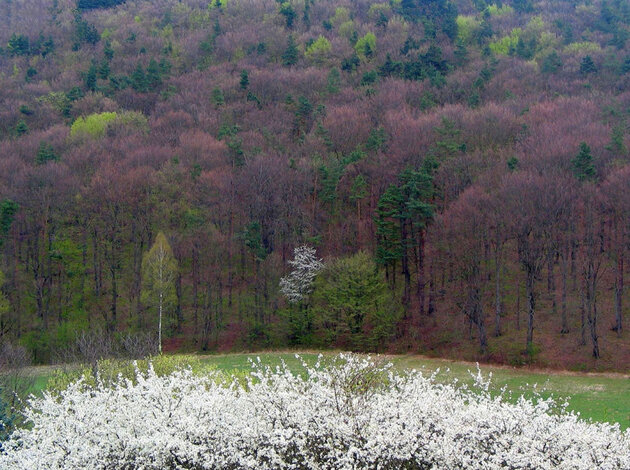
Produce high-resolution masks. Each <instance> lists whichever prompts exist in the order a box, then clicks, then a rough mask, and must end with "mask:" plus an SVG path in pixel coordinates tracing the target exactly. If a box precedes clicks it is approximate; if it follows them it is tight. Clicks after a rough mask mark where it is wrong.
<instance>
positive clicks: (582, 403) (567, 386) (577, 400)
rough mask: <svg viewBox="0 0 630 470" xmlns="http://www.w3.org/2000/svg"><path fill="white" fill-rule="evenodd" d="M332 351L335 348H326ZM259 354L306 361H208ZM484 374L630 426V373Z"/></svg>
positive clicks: (435, 362) (243, 366)
mask: <svg viewBox="0 0 630 470" xmlns="http://www.w3.org/2000/svg"><path fill="white" fill-rule="evenodd" d="M325 355H327V356H329V355H333V353H325ZM300 356H301V358H302V359H303V360H304V361H306V362H307V363H309V364H313V363H315V361H316V360H317V354H316V353H311V352H308V353H301V354H300ZM257 358H260V360H261V362H262V363H263V364H265V365H269V366H272V367H275V366H276V365H280V363H281V361H285V362H286V364H287V365H288V366H289V368H291V369H294V370H296V371H297V370H299V369H300V368H301V366H300V364H301V362H300V361H299V360H298V359H296V357H295V353H271V352H270V353H259V354H225V355H212V356H204V357H203V358H202V361H203V362H206V363H208V364H211V365H214V366H215V367H216V368H217V369H219V370H223V371H247V370H251V364H250V360H257ZM386 359H387V360H389V361H391V362H393V363H394V365H395V366H396V367H397V368H400V369H411V368H413V369H418V370H422V371H426V373H427V374H431V373H432V372H433V371H435V370H437V369H440V372H439V374H438V376H437V380H439V381H442V382H452V381H453V380H454V379H457V380H458V381H459V382H465V383H472V382H473V379H472V377H471V374H470V373H469V370H473V372H476V366H475V365H474V364H468V363H461V362H453V361H448V360H443V359H430V358H424V357H419V356H388V357H387V358H386ZM481 371H482V373H483V375H484V376H487V375H488V374H489V373H492V384H493V388H494V389H495V390H499V389H501V388H502V387H504V386H505V387H507V390H509V391H511V392H512V394H513V398H515V397H517V396H518V395H520V394H525V395H526V396H532V390H533V385H534V384H537V389H538V390H541V391H542V393H541V395H542V396H544V397H548V396H550V395H552V396H554V397H556V398H557V399H559V400H564V399H567V398H568V400H569V409H570V410H573V411H576V412H579V413H580V415H581V416H582V417H583V418H585V419H592V420H595V421H607V422H611V423H615V422H616V423H619V424H620V426H621V428H622V429H626V428H628V427H630V378H628V377H624V376H621V375H612V374H611V375H586V374H574V373H564V372H555V371H554V372H549V373H544V372H532V371H528V370H526V369H513V368H503V367H493V366H485V365H484V366H481ZM50 373H51V371H50V368H44V369H41V371H40V373H39V374H38V373H35V375H36V381H35V384H34V386H33V390H32V391H33V392H34V393H39V392H41V390H42V389H43V388H44V387H45V384H46V381H47V380H48V377H49V376H50Z"/></svg>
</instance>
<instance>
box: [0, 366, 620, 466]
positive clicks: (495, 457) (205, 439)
mask: <svg viewBox="0 0 630 470" xmlns="http://www.w3.org/2000/svg"><path fill="white" fill-rule="evenodd" d="M304 367H305V370H304V371H303V373H302V374H293V373H292V372H291V371H289V370H288V369H287V368H286V367H278V368H276V369H269V368H264V367H261V366H260V365H256V366H255V367H254V371H253V373H252V375H251V377H250V378H249V379H248V380H247V383H246V384H244V385H241V384H238V383H237V382H236V381H233V380H230V379H226V378H222V376H221V374H220V373H212V374H209V375H205V376H196V375H194V374H193V373H192V372H191V371H186V370H183V371H179V372H176V373H173V374H171V375H168V376H164V377H159V376H157V375H156V374H155V373H154V372H153V371H152V370H149V372H148V373H147V374H139V375H138V377H137V380H136V381H134V382H131V381H129V380H121V381H120V382H119V383H117V384H116V385H114V386H105V385H98V386H95V387H89V386H86V385H85V384H83V383H81V382H80V381H79V382H76V383H73V384H71V385H70V386H69V387H68V388H67V389H66V390H64V391H62V392H60V393H59V394H58V395H55V394H50V393H47V394H45V395H44V397H43V398H33V399H32V400H31V402H30V406H29V407H28V409H27V411H26V415H27V418H28V419H29V420H30V421H31V423H32V426H31V428H30V429H23V430H19V431H17V432H15V433H14V434H13V436H12V437H11V439H10V440H9V441H8V442H5V443H4V450H3V451H2V452H3V453H2V454H0V468H2V469H15V470H17V469H19V470H22V469H33V470H36V469H79V468H85V469H120V468H124V469H289V468H291V469H368V468H369V469H401V468H406V469H462V468H464V469H482V468H483V469H551V468H559V469H576V470H578V469H584V470H593V469H620V470H627V469H630V434H629V433H628V432H627V431H626V432H625V433H622V432H621V431H620V430H619V428H618V426H613V425H608V424H601V423H598V424H595V423H587V422H584V421H581V420H580V419H578V417H577V416H576V415H575V414H569V413H566V412H560V413H551V411H552V410H551V407H552V406H553V405H554V404H553V402H551V401H549V400H538V401H535V402H534V401H529V400H526V399H524V398H522V399H520V400H519V401H518V402H517V403H516V404H510V403H506V402H505V401H504V400H503V399H502V398H501V397H492V396H491V395H490V394H489V392H488V388H487V384H486V386H485V387H478V388H480V390H475V391H472V390H469V389H465V388H456V387H454V386H451V385H440V384H436V383H435V382H434V381H433V380H432V379H431V378H426V377H424V376H423V375H422V374H421V373H420V372H410V373H406V374H400V373H395V372H393V371H392V369H391V367H389V366H382V365H378V364H374V363H373V362H372V361H371V360H370V359H369V358H365V357H357V356H352V355H345V356H340V357H339V358H337V359H336V360H335V361H334V364H332V365H327V366H324V365H323V364H320V363H319V362H318V364H316V365H315V366H313V367H309V366H306V365H305V366H304ZM482 385H483V384H482Z"/></svg>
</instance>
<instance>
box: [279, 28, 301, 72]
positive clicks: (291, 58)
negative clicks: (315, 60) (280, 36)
mask: <svg viewBox="0 0 630 470" xmlns="http://www.w3.org/2000/svg"><path fill="white" fill-rule="evenodd" d="M297 61H298V48H297V45H296V44H295V39H293V35H292V34H290V35H289V40H288V42H287V48H286V49H285V51H284V53H283V54H282V64H283V65H286V66H287V67H290V66H291V65H295V64H296V63H297Z"/></svg>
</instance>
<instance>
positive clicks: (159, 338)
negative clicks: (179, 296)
mask: <svg viewBox="0 0 630 470" xmlns="http://www.w3.org/2000/svg"><path fill="white" fill-rule="evenodd" d="M163 297H164V294H163V292H162V291H161V290H160V303H159V314H158V316H159V319H158V353H159V354H162V300H163Z"/></svg>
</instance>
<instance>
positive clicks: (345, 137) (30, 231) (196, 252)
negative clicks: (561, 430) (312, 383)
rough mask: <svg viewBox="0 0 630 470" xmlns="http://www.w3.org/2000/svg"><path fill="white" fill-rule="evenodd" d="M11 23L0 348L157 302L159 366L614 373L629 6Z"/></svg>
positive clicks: (529, 0) (13, 12) (521, 0)
mask: <svg viewBox="0 0 630 470" xmlns="http://www.w3.org/2000/svg"><path fill="white" fill-rule="evenodd" d="M0 18H1V21H0V23H1V24H0V288H1V291H0V337H1V338H5V339H9V340H10V341H12V342H19V343H21V344H22V345H24V346H25V347H27V348H28V349H29V350H30V351H31V352H32V354H33V356H34V357H35V359H36V360H37V361H40V362H45V361H49V360H53V359H54V358H55V357H56V354H57V352H58V351H61V350H64V349H66V348H68V347H70V346H71V345H72V344H73V343H74V342H75V341H76V339H77V337H78V335H79V334H81V333H82V332H99V334H100V335H103V336H108V337H112V338H115V337H117V335H118V336H119V335H121V334H124V333H129V332H132V333H133V332H144V333H146V332H150V333H151V334H156V335H157V328H158V318H159V317H161V316H160V315H158V311H160V312H161V311H162V310H163V312H164V315H163V317H164V318H163V322H164V338H163V344H164V348H165V349H166V350H173V349H185V350H210V351H212V350H229V349H243V348H269V347H293V346H295V347H318V348H321V347H338V348H344V349H354V350H378V351H391V352H407V351H410V352H421V353H425V354H435V355H442V356H449V357H457V358H465V359H476V360H488V361H495V362H503V363H509V364H524V363H535V364H537V365H549V366H561V367H567V368H571V369H575V370H586V369H608V370H612V369H616V370H623V369H626V370H627V369H628V368H630V339H628V332H627V329H628V326H627V324H625V323H627V322H626V320H625V319H624V312H627V308H628V307H627V305H628V299H627V293H626V292H625V291H624V275H625V274H626V273H627V266H626V265H627V263H624V260H625V257H626V255H627V253H628V249H629V248H630V238H629V235H630V160H629V156H628V145H630V142H629V140H628V136H627V129H628V128H627V124H628V123H627V119H628V115H629V113H630V91H629V90H628V85H629V84H630V41H629V40H628V39H629V36H630V2H628V1H627V0H601V1H600V0H585V1H583V2H581V1H577V2H576V1H574V0H566V1H564V0H553V1H552V0H541V1H537V0H506V1H500V0H498V1H496V2H493V3H488V2H487V0H390V1H389V2H387V1H383V2H381V3H378V2H375V1H367V0H341V1H334V2H333V1H331V0H288V1H285V2H283V1H282V0H280V1H273V0H212V1H211V2H207V1H201V0H183V1H175V0H151V1H149V0H134V1H131V0H129V1H126V2H124V1H120V0H118V1H116V0H78V2H75V1H74V0H28V1H27V0H0ZM158 242H159V243H158ZM158 245H159V246H158ZM300 247H302V248H300ZM304 247H307V248H304ZM308 247H312V248H313V249H315V250H316V251H315V253H316V254H314V255H313V251H312V250H309V248H308ZM296 248H297V250H295V249H296ZM160 250H161V252H162V253H165V254H166V255H167V258H168V260H167V261H168V262H167V263H166V265H165V267H166V270H167V271H168V276H166V278H164V279H163V278H162V277H160V278H159V279H158V278H157V275H156V274H155V273H156V272H157V271H156V270H155V269H154V266H153V265H152V264H151V257H152V256H153V255H154V254H155V253H157V252H158V251H160ZM294 250H295V251H294ZM300 250H302V251H300ZM300 253H301V254H302V255H303V254H304V253H307V254H308V253H310V254H311V258H312V259H311V260H310V261H311V262H312V265H313V266H317V269H318V271H317V273H316V275H313V279H312V280H313V283H312V285H310V286H309V287H308V288H307V289H306V290H305V291H304V295H301V296H298V297H299V298H293V299H291V298H287V296H285V295H283V292H282V290H281V287H280V286H281V279H282V278H284V279H285V284H286V282H288V281H287V279H290V277H287V276H289V275H290V273H291V271H292V270H293V269H294V268H296V267H297V268H299V266H298V264H299V260H297V259H294V257H295V256H297V255H300ZM320 259H321V264H320V263H319V261H318V260H320ZM152 266H153V268H152ZM161 274H162V270H160V276H161ZM158 299H159V300H158ZM624 327H625V330H626V331H624Z"/></svg>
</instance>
